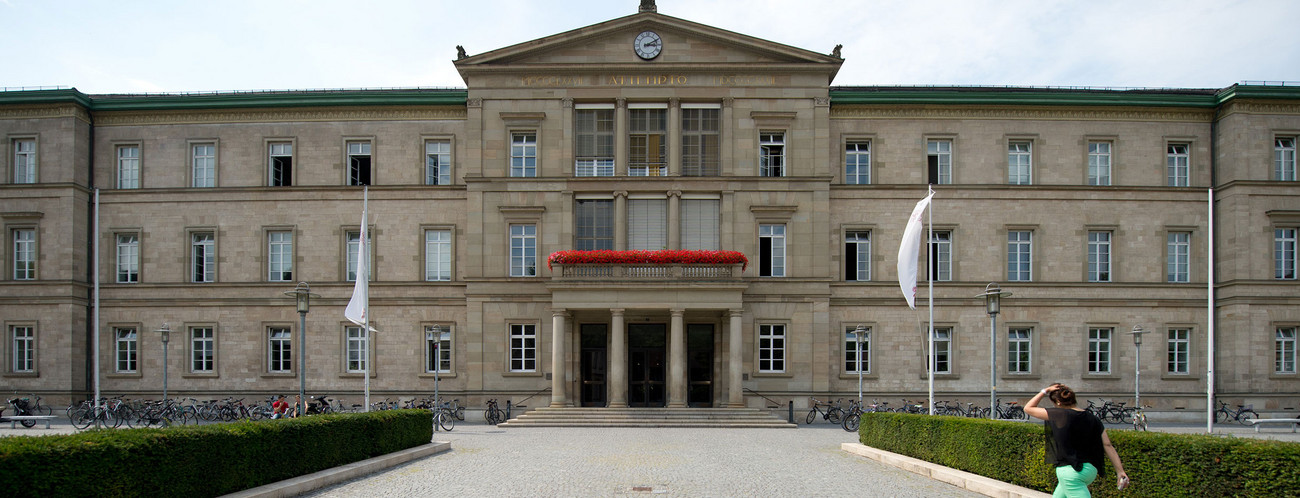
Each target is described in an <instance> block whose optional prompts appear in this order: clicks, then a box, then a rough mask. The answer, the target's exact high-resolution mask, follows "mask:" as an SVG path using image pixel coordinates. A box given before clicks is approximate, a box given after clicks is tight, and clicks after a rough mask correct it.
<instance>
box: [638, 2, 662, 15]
mask: <svg viewBox="0 0 1300 498" xmlns="http://www.w3.org/2000/svg"><path fill="white" fill-rule="evenodd" d="M638 12H659V8H658V7H655V0H641V8H640V9H639V10H638Z"/></svg>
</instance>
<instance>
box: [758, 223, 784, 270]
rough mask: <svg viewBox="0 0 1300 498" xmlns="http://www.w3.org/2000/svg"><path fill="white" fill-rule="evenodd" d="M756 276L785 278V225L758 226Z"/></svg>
mask: <svg viewBox="0 0 1300 498" xmlns="http://www.w3.org/2000/svg"><path fill="white" fill-rule="evenodd" d="M758 254H759V264H758V276H760V277H784V276H785V225H759V226H758Z"/></svg>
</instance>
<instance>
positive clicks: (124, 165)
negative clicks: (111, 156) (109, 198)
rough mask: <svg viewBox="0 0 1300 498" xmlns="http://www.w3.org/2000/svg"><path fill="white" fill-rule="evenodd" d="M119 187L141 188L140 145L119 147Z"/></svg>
mask: <svg viewBox="0 0 1300 498" xmlns="http://www.w3.org/2000/svg"><path fill="white" fill-rule="evenodd" d="M117 188H140V147H139V146H137V145H120V146H118V147H117Z"/></svg>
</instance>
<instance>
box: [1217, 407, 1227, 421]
mask: <svg viewBox="0 0 1300 498" xmlns="http://www.w3.org/2000/svg"><path fill="white" fill-rule="evenodd" d="M1228 418H1229V415H1228V412H1226V411H1224V410H1223V409H1222V408H1220V409H1219V410H1218V411H1216V412H1214V423H1216V424H1222V423H1224V422H1227V421H1228Z"/></svg>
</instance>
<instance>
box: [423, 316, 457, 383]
mask: <svg viewBox="0 0 1300 498" xmlns="http://www.w3.org/2000/svg"><path fill="white" fill-rule="evenodd" d="M424 371H425V372H427V373H433V372H435V371H436V372H438V373H451V327H448V326H446V325H429V326H427V327H425V328H424Z"/></svg>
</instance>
